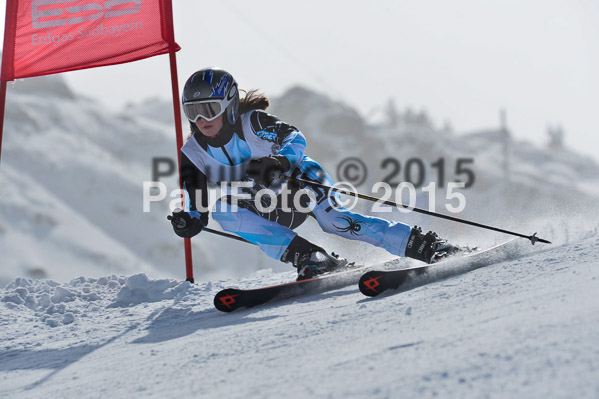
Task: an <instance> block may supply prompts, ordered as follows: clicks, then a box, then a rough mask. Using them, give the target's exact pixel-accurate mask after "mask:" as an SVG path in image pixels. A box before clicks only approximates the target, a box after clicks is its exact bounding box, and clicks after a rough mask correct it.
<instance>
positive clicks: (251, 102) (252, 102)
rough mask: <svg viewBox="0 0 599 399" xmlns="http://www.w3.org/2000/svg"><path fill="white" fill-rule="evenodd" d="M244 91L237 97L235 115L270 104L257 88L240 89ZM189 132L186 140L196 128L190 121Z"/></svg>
mask: <svg viewBox="0 0 599 399" xmlns="http://www.w3.org/2000/svg"><path fill="white" fill-rule="evenodd" d="M239 91H242V92H244V93H245V96H244V97H243V98H241V99H239V112H238V113H237V115H241V114H245V113H246V112H250V111H254V110H256V109H261V110H266V109H267V108H268V107H269V106H270V100H269V99H268V97H266V95H265V94H263V93H258V89H253V90H250V91H245V90H243V89H240V90H239ZM189 125H190V127H191V133H189V136H187V139H186V140H189V139H190V138H191V137H192V136H193V134H194V132H195V131H196V130H197V127H196V125H195V124H194V123H191V122H190V124H189Z"/></svg>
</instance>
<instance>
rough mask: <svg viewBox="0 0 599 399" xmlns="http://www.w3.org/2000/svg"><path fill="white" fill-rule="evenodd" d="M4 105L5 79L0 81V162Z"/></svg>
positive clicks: (0, 157) (0, 159) (0, 158)
mask: <svg viewBox="0 0 599 399" xmlns="http://www.w3.org/2000/svg"><path fill="white" fill-rule="evenodd" d="M5 107H6V81H4V80H2V81H0V163H1V162H2V134H3V132H4V109H5Z"/></svg>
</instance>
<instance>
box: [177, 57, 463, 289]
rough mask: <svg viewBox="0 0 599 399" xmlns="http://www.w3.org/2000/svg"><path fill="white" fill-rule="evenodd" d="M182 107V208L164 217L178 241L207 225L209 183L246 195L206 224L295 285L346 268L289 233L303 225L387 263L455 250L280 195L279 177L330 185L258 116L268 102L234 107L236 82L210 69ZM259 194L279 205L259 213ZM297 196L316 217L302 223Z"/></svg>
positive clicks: (249, 100)
mask: <svg viewBox="0 0 599 399" xmlns="http://www.w3.org/2000/svg"><path fill="white" fill-rule="evenodd" d="M182 97H183V98H182V101H183V110H184V113H185V116H186V117H187V119H188V120H189V123H190V126H191V135H190V138H189V139H188V141H187V142H186V143H185V145H184V146H183V147H182V148H181V178H182V180H183V185H184V189H185V192H186V197H187V204H186V210H184V211H183V210H180V209H177V210H175V211H174V212H173V214H172V215H170V216H168V219H169V220H170V221H171V224H172V226H173V229H174V231H175V233H176V234H177V235H179V236H180V237H185V238H191V237H193V236H195V235H196V234H198V233H199V232H200V231H202V229H203V228H204V227H205V226H206V225H207V224H208V215H209V209H208V189H207V183H208V182H210V183H215V184H222V183H223V182H226V183H227V184H231V183H233V182H243V183H245V184H244V186H247V187H246V188H245V189H244V191H243V194H244V195H243V196H241V195H236V194H235V193H234V192H233V190H231V191H230V193H229V194H228V195H225V196H224V197H222V198H220V199H219V200H218V201H217V203H216V206H215V207H214V209H213V210H212V219H214V220H216V221H217V222H218V223H219V224H220V225H221V227H222V228H223V229H224V230H226V231H229V232H232V233H235V234H237V235H239V236H241V237H243V238H244V239H246V240H248V241H250V242H252V243H254V244H256V245H257V246H258V247H260V249H262V251H264V252H265V253H266V254H267V255H268V256H269V257H272V258H275V259H279V260H281V261H283V262H287V263H292V264H293V266H295V267H296V268H297V271H298V280H301V279H307V278H312V277H314V276H316V275H318V274H320V273H323V272H325V271H329V270H333V269H335V268H339V267H342V266H344V265H346V264H347V260H345V259H342V258H339V257H338V256H337V255H335V254H332V255H331V254H329V253H327V251H325V250H324V249H323V248H321V247H320V246H318V245H315V244H313V243H311V242H310V241H308V240H307V239H305V238H303V237H300V236H299V235H298V234H297V233H295V232H294V231H293V229H294V228H296V227H298V226H299V225H300V224H302V223H303V222H304V221H305V220H306V218H307V217H308V216H313V217H314V218H315V219H316V220H317V222H318V224H319V225H320V227H321V228H322V229H323V230H324V231H325V232H327V233H332V234H336V235H339V236H342V237H345V238H348V239H352V240H360V241H365V242H368V243H370V244H373V245H375V246H377V247H381V248H384V249H386V250H387V251H389V252H390V253H392V254H394V255H397V256H401V257H410V258H414V259H418V260H421V261H423V262H426V263H432V262H434V261H435V260H436V258H437V257H438V256H439V255H440V254H442V253H451V252H453V251H455V250H456V248H455V247H453V246H451V245H449V244H447V242H446V241H445V240H442V239H440V238H439V237H438V236H437V235H436V234H435V233H433V232H428V233H427V234H423V233H422V231H421V229H420V228H418V227H414V228H412V227H411V226H408V225H407V224H403V223H398V222H392V221H388V220H385V219H381V218H377V217H372V216H365V215H361V214H358V213H354V212H351V211H349V210H347V209H344V208H343V207H339V206H332V205H331V204H336V196H335V194H334V193H332V192H331V191H325V190H322V189H320V188H317V187H312V186H310V185H307V186H305V187H303V186H298V185H296V184H292V183H290V184H289V185H287V189H285V190H284V186H285V185H284V184H283V183H284V179H282V178H281V177H280V175H279V174H283V175H285V176H290V177H296V178H297V177H299V178H301V179H303V180H311V181H315V182H319V183H324V184H329V185H330V184H332V181H331V179H330V177H329V175H328V174H327V173H326V171H324V169H323V168H322V167H321V166H320V165H319V164H318V163H317V162H316V161H315V160H313V159H311V158H310V157H308V156H307V155H305V154H304V151H305V149H306V139H305V137H304V135H303V134H302V133H301V132H300V131H299V130H298V129H297V128H295V127H294V126H291V125H289V124H287V123H285V122H283V121H281V120H279V118H277V117H276V116H273V115H270V114H268V113H266V112H265V110H266V108H267V107H268V106H269V101H268V98H266V97H265V96H264V95H261V94H257V92H256V91H255V90H254V91H250V92H248V93H247V94H246V96H245V97H244V98H243V99H240V98H239V89H238V86H237V82H236V81H235V79H233V76H231V74H229V73H228V72H226V71H224V70H222V69H218V68H206V69H202V70H200V71H197V72H195V73H194V74H193V75H191V76H190V77H189V79H188V80H187V82H186V83H185V87H184V90H183V96H182ZM264 189H268V190H272V192H274V194H275V195H276V200H277V201H276V204H277V205H276V206H274V209H272V210H270V209H268V210H265V208H269V206H270V205H271V201H272V200H273V198H271V197H269V196H265V195H260V190H264ZM300 189H306V190H310V191H311V193H312V194H313V199H314V200H315V201H313V206H314V207H313V209H311V212H309V213H308V212H306V211H305V209H303V208H305V207H306V204H307V203H308V202H309V199H308V196H307V195H305V194H304V195H303V196H301V197H300V198H301V200H300V201H299V202H297V201H296V202H294V200H293V198H294V196H295V195H296V194H297V193H298V191H299V190H300ZM284 196H286V197H287V198H283V197H284ZM256 201H258V202H256ZM281 204H288V207H287V206H286V207H283V206H281ZM260 205H262V206H260ZM270 208H272V207H270Z"/></svg>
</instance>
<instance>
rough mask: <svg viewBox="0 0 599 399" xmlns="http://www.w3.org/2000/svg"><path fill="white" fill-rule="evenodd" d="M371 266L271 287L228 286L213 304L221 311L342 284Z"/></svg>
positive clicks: (348, 282) (322, 290)
mask: <svg viewBox="0 0 599 399" xmlns="http://www.w3.org/2000/svg"><path fill="white" fill-rule="evenodd" d="M372 267H373V266H354V267H351V268H344V269H342V270H340V271H337V272H331V273H328V274H323V275H321V276H317V277H314V278H311V279H307V280H301V281H294V282H291V283H286V284H279V285H273V286H268V287H261V288H253V289H237V288H226V289H224V290H222V291H219V292H218V293H217V294H216V296H215V297H214V306H215V307H216V308H217V309H218V310H220V311H222V312H232V311H234V310H237V309H240V308H250V307H254V306H258V305H262V304H265V303H267V302H274V301H281V300H284V299H289V298H294V297H299V296H302V295H306V294H314V293H318V292H324V291H330V290H334V289H337V288H343V287H346V286H348V285H353V284H356V283H357V282H358V279H359V278H360V276H361V275H362V273H364V272H365V271H366V270H368V269H370V268H372Z"/></svg>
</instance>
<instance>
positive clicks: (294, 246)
mask: <svg viewBox="0 0 599 399" xmlns="http://www.w3.org/2000/svg"><path fill="white" fill-rule="evenodd" d="M281 261H283V262H286V263H292V264H293V266H295V268H296V269H297V281H301V280H307V279H310V278H314V277H316V276H318V275H319V274H322V273H325V272H329V271H332V270H335V269H338V268H341V267H344V266H346V265H347V264H348V262H347V259H343V258H339V255H336V254H335V253H333V254H332V255H329V254H328V253H327V252H326V251H325V250H324V249H323V248H321V247H319V246H317V245H314V244H312V243H311V242H309V241H308V240H306V239H304V238H302V237H300V236H296V237H295V238H294V239H293V240H292V241H291V242H290V243H289V246H288V247H287V249H286V250H285V252H284V253H283V256H282V257H281Z"/></svg>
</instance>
